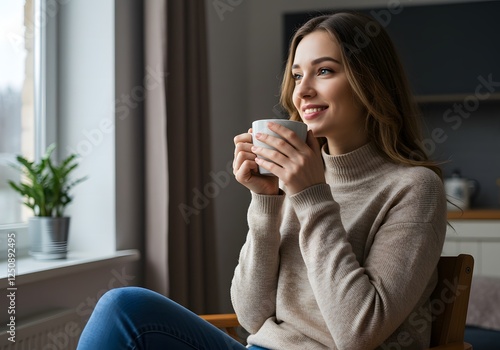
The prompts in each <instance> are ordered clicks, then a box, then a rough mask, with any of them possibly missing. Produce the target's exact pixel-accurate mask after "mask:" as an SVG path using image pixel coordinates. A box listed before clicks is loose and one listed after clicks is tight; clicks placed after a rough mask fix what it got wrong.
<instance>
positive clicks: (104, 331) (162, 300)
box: [77, 287, 246, 350]
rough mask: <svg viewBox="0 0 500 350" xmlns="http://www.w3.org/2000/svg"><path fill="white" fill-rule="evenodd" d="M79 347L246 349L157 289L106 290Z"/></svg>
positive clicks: (111, 349) (83, 349)
mask: <svg viewBox="0 0 500 350" xmlns="http://www.w3.org/2000/svg"><path fill="white" fill-rule="evenodd" d="M77 349H78V350H98V349H99V350H100V349H102V350H104V349H105V350H115V349H116V350H118V349H119V350H125V349H129V350H146V349H148V350H153V349H162V350H164V349H172V350H201V349H204V350H212V349H213V350H223V349H228V350H229V349H231V350H245V349H246V348H245V346H243V345H241V344H240V343H238V342H236V341H235V340H234V339H233V338H231V337H230V336H228V335H227V334H226V333H224V332H222V331H221V330H219V329H218V328H216V327H214V326H212V325H211V324H209V323H208V322H206V321H204V320H203V319H201V318H200V317H198V316H197V315H196V314H194V313H192V312H191V311H189V310H188V309H186V308H184V307H182V306H181V305H179V304H177V303H175V302H173V301H172V300H170V299H168V298H166V297H164V296H163V295H161V294H158V293H156V292H153V291H150V290H147V289H144V288H139V287H126V288H118V289H113V290H110V291H109V292H107V293H106V294H105V295H103V296H102V298H101V299H100V300H99V302H98V303H97V305H96V307H95V310H94V312H93V313H92V315H91V317H90V319H89V321H88V323H87V325H86V326H85V328H84V330H83V332H82V335H81V337H80V341H79V343H78V347H77Z"/></svg>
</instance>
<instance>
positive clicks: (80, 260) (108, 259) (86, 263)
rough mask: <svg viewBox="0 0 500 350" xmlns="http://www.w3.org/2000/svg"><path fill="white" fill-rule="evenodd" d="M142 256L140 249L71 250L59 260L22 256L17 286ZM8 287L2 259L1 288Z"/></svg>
mask: <svg viewBox="0 0 500 350" xmlns="http://www.w3.org/2000/svg"><path fill="white" fill-rule="evenodd" d="M140 256H141V254H140V252H139V251H138V250H136V249H130V250H120V251H116V252H113V253H108V254H102V253H101V254H96V253H89V252H86V253H83V252H69V253H68V257H67V258H66V259H59V260H35V259H34V258H32V257H22V258H18V259H16V270H17V272H16V278H15V286H16V287H18V286H19V285H21V284H25V283H33V282H37V281H41V280H45V279H48V278H53V277H61V276H64V275H68V274H75V273H79V272H82V271H87V270H91V269H95V268H99V267H104V266H108V265H109V264H110V263H125V262H133V261H138V260H139V259H140ZM7 287H8V278H7V261H2V262H1V263H0V289H4V288H7Z"/></svg>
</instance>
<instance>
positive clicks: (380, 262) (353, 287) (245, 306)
mask: <svg viewBox="0 0 500 350" xmlns="http://www.w3.org/2000/svg"><path fill="white" fill-rule="evenodd" d="M323 158H324V160H325V166H326V181H327V183H328V184H320V185H316V186H312V187H310V188H308V189H306V190H304V191H302V192H300V193H297V194H295V195H293V196H290V197H288V196H285V195H277V196H265V195H258V194H255V193H252V201H251V204H250V206H249V209H248V225H249V232H248V235H247V239H246V242H245V244H244V246H243V247H242V250H241V253H240V257H239V264H238V266H237V267H236V270H235V274H234V278H233V281H232V286H231V298H232V303H233V306H234V309H235V311H236V313H237V315H238V319H239V320H240V322H241V324H242V326H243V327H244V328H245V329H246V330H247V331H249V332H250V333H251V335H250V337H249V338H248V342H249V344H253V345H259V346H262V347H265V348H268V349H279V350H291V349H300V350H313V349H343V350H344V349H345V350H347V349H355V350H370V349H375V348H377V347H380V349H391V350H396V349H423V348H425V347H426V346H427V345H428V343H429V338H430V326H431V324H430V319H431V317H432V316H431V314H430V312H429V310H430V308H429V296H430V293H431V292H432V290H433V288H434V286H435V284H436V278H437V273H436V265H437V262H438V260H439V257H440V254H441V249H442V246H443V242H444V237H445V232H446V200H445V195H444V190H443V185H442V182H441V180H440V179H439V177H438V176H437V175H436V174H435V173H434V172H432V171H431V170H429V169H427V168H423V167H409V166H403V165H396V164H393V163H391V162H389V161H387V160H386V159H385V158H383V157H382V156H381V155H380V154H379V152H378V151H377V150H376V148H375V146H373V145H372V144H367V145H365V146H363V147H361V148H359V149H357V150H355V151H354V152H351V153H348V154H344V155H341V156H329V155H327V154H325V152H323ZM285 192H286V189H285ZM382 343H383V344H382Z"/></svg>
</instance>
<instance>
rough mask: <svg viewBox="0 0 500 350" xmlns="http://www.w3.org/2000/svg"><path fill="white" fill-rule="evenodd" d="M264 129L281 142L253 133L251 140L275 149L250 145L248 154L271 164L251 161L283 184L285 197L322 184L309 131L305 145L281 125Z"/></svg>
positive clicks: (321, 170)
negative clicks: (254, 139) (252, 154)
mask: <svg viewBox="0 0 500 350" xmlns="http://www.w3.org/2000/svg"><path fill="white" fill-rule="evenodd" d="M268 127H269V129H270V130H272V131H273V132H275V133H276V134H278V135H280V136H281V137H283V139H280V138H277V137H273V136H271V135H267V134H257V135H256V136H255V137H256V138H257V139H258V140H259V141H262V142H264V143H265V144H267V145H269V146H272V147H274V148H275V149H276V150H270V149H267V148H263V147H256V146H253V147H252V152H253V153H255V154H257V155H259V156H262V157H265V158H267V159H269V160H271V161H272V162H270V161H267V160H264V159H261V158H256V159H255V161H256V162H257V164H259V165H260V166H262V167H264V168H265V169H267V170H269V171H270V172H272V173H273V174H274V175H276V176H277V177H278V178H279V179H280V180H281V181H282V182H283V184H284V185H285V186H286V188H287V194H288V195H293V194H295V193H298V192H300V191H302V190H305V189H306V188H308V187H310V186H313V185H317V184H320V183H325V170H324V165H323V159H322V157H321V149H320V146H319V143H318V141H317V140H316V138H315V137H314V136H313V134H312V131H311V130H309V131H308V132H307V139H306V142H303V141H302V140H301V139H300V138H299V137H298V136H297V134H296V133H294V132H293V131H292V130H290V129H288V128H286V127H284V126H282V125H279V124H275V123H269V125H268ZM285 140H286V141H285ZM273 162H274V163H273Z"/></svg>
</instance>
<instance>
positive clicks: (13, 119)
mask: <svg viewBox="0 0 500 350" xmlns="http://www.w3.org/2000/svg"><path fill="white" fill-rule="evenodd" d="M33 23H34V21H33V2H32V0H26V1H24V0H0V225H1V224H12V223H19V222H24V221H26V219H27V217H28V215H29V210H28V208H24V206H23V205H22V204H21V198H20V197H19V194H18V193H16V192H14V191H13V190H12V189H11V188H10V187H9V185H8V183H7V181H8V180H9V179H12V180H15V181H19V179H20V176H21V175H20V174H19V172H17V171H16V170H15V169H13V168H12V167H11V166H10V165H9V164H12V163H14V162H15V156H16V155H18V154H22V155H24V156H25V157H27V158H28V159H30V160H32V159H33V157H34V100H33V47H34V45H33V44H34V43H33V37H34V35H33V29H34V28H33V26H34V25H33Z"/></svg>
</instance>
